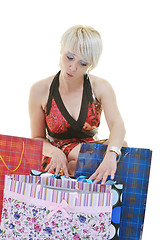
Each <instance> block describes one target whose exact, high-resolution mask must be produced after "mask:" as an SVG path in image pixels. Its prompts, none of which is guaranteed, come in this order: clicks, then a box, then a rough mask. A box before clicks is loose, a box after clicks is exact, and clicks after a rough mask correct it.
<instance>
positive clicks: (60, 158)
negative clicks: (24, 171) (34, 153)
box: [44, 147, 69, 178]
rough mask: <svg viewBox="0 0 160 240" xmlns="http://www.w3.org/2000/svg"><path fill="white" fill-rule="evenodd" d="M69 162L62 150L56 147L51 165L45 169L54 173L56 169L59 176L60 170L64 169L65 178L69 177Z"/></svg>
mask: <svg viewBox="0 0 160 240" xmlns="http://www.w3.org/2000/svg"><path fill="white" fill-rule="evenodd" d="M67 165H68V162H67V158H66V155H65V154H64V153H63V152H62V150H61V149H59V148H56V147H54V151H53V153H52V159H51V161H50V163H49V164H48V165H47V167H46V168H45V169H44V171H46V172H52V171H53V170H54V169H55V170H56V171H55V174H56V175H58V173H59V172H60V170H61V169H62V170H63V172H64V175H65V177H67V178H68V177H69V174H68V167H67Z"/></svg>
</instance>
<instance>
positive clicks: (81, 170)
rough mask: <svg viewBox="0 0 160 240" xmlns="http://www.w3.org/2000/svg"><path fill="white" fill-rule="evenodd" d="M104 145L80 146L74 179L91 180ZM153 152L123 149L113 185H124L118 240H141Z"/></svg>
mask: <svg viewBox="0 0 160 240" xmlns="http://www.w3.org/2000/svg"><path fill="white" fill-rule="evenodd" d="M106 149H107V145H103V144H98V143H82V146H81V150H80V154H79V157H78V162H77V167H76V171H75V177H79V176H80V175H85V176H86V177H90V176H91V175H92V174H93V173H94V172H95V170H96V169H97V167H98V166H99V164H100V163H101V162H102V160H103V156H104V153H105V151H106ZM151 156H152V151H151V150H149V149H141V148H129V147H125V148H122V156H121V159H120V161H119V163H118V166H117V172H116V174H115V179H114V181H116V182H118V183H121V184H123V202H122V213H121V223H120V232H119V240H130V239H131V240H140V239H141V236H142V230H143V223H144V215H145V208H146V199H147V190H148V182H149V173H150V165H151ZM115 240H116V239H115Z"/></svg>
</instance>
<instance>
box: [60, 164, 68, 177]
mask: <svg viewBox="0 0 160 240" xmlns="http://www.w3.org/2000/svg"><path fill="white" fill-rule="evenodd" d="M62 169H63V173H64V176H65V177H66V178H68V177H69V173H68V169H67V167H66V166H64V167H63V168H62Z"/></svg>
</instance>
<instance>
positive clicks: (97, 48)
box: [60, 25, 102, 70]
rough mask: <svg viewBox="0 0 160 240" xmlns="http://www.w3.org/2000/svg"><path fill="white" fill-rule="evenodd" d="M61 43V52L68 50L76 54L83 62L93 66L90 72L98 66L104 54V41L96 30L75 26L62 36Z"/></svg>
mask: <svg viewBox="0 0 160 240" xmlns="http://www.w3.org/2000/svg"><path fill="white" fill-rule="evenodd" d="M60 43H61V51H62V50H63V49H66V50H68V51H70V52H71V53H74V52H76V53H77V54H78V55H79V56H80V57H82V60H84V61H86V62H87V63H89V64H90V65H91V67H90V70H91V69H93V68H95V67H96V66H97V64H98V61H99V58H100V56H101V53H102V39H101V36H100V34H99V32H98V31H96V30H95V29H94V28H92V27H89V26H82V25H76V26H73V27H71V28H69V29H68V30H67V31H66V32H65V33H64V34H63V35H62V38H61V42H60Z"/></svg>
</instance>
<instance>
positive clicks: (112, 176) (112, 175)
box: [111, 172, 115, 180]
mask: <svg viewBox="0 0 160 240" xmlns="http://www.w3.org/2000/svg"><path fill="white" fill-rule="evenodd" d="M114 174H115V172H112V173H111V179H112V180H113V179H114Z"/></svg>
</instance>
